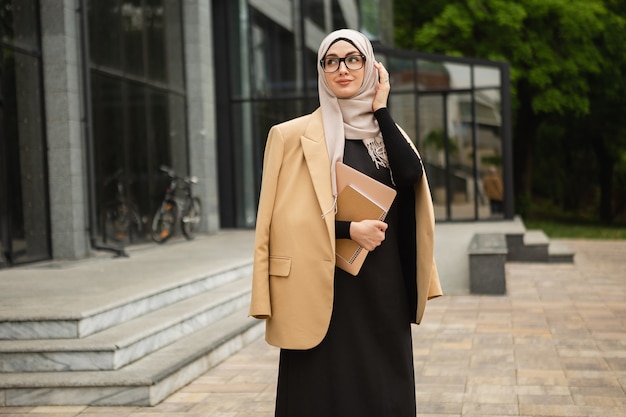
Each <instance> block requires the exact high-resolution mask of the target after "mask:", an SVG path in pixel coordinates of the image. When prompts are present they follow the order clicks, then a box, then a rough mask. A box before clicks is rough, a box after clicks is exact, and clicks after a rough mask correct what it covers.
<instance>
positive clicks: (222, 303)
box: [0, 276, 250, 373]
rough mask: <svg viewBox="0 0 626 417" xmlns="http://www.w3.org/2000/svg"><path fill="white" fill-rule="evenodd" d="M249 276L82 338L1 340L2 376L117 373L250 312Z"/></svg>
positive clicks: (0, 365) (0, 364) (0, 366)
mask: <svg viewBox="0 0 626 417" xmlns="http://www.w3.org/2000/svg"><path fill="white" fill-rule="evenodd" d="M249 293H250V278H249V276H246V277H243V278H239V279H237V280H235V281H232V282H227V283H225V284H223V285H221V286H219V287H217V288H214V289H211V290H208V291H204V292H201V293H200V294H198V295H195V296H192V297H188V298H185V299H183V300H181V301H178V302H176V303H173V304H170V305H168V306H165V307H163V308H160V309H158V310H154V311H152V312H150V313H147V314H144V315H142V316H139V317H135V318H133V319H130V320H127V321H125V322H123V323H121V324H119V325H117V326H114V327H109V328H108V329H106V330H103V331H101V332H99V333H95V334H92V335H89V336H87V337H85V338H82V339H51V340H4V341H0V372H4V373H7V372H50V371H90V370H114V369H119V368H121V367H123V366H126V365H127V364H129V363H131V362H133V361H135V360H137V359H139V358H141V357H143V356H145V355H147V354H149V353H151V352H153V351H155V350H157V349H160V348H162V347H164V346H166V345H168V344H170V343H172V342H174V341H176V340H178V339H179V338H181V337H183V336H185V335H186V334H189V333H191V332H194V331H196V330H198V329H200V328H202V327H204V326H207V325H209V324H211V323H213V322H215V321H216V320H219V319H220V318H222V317H224V316H226V315H228V314H230V313H232V312H233V311H235V310H238V309H240V308H243V307H245V306H246V305H248V303H249V299H250V296H249Z"/></svg>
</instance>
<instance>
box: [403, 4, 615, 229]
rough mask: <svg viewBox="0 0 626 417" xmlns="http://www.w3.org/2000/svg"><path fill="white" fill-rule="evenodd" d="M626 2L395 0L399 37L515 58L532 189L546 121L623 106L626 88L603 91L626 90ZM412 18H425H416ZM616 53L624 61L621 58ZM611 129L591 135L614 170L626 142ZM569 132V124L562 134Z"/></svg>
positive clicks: (520, 142)
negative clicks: (609, 96)
mask: <svg viewBox="0 0 626 417" xmlns="http://www.w3.org/2000/svg"><path fill="white" fill-rule="evenodd" d="M442 3H443V4H442ZM623 4H624V2H623V1H621V0H606V1H601V0H510V1H508V0H450V1H447V2H440V1H438V0H420V1H418V2H415V1H410V0H396V2H395V6H396V44H397V45H398V46H400V47H404V48H410V49H417V50H421V51H428V52H439V53H446V54H452V55H462V56H469V57H480V58H487V59H493V60H500V61H506V62H508V63H509V64H510V65H511V82H512V92H513V98H514V103H513V109H514V115H513V118H514V127H513V138H514V142H513V146H514V180H515V184H514V186H515V189H516V191H517V192H518V193H521V194H523V195H525V196H526V197H527V196H529V195H530V193H531V191H532V178H533V157H539V158H541V157H542V155H537V152H541V149H542V146H541V144H536V143H535V142H536V140H537V138H538V137H539V136H540V129H541V127H542V125H545V124H555V123H556V124H560V123H565V122H566V121H568V122H571V121H575V122H576V123H578V124H584V123H587V125H586V126H587V127H590V126H591V124H590V123H591V122H592V121H593V124H595V125H596V126H597V123H601V122H602V120H607V119H606V118H605V112H604V110H606V107H607V106H608V107H610V108H611V109H616V108H623V107H620V105H623V102H624V101H623V100H624V99H623V97H625V96H624V94H621V95H620V94H619V93H617V94H616V100H614V101H612V102H607V101H605V100H604V99H603V94H604V93H606V92H607V91H608V90H611V89H612V90H613V91H616V92H618V91H622V90H621V88H622V87H623V84H624V77H623V74H624V68H623V62H624V57H623V54H624V45H625V44H626V42H624V32H625V31H624V26H623V16H624V13H623V10H620V8H621V9H623V8H624V5H623ZM425 13H432V14H431V15H429V16H427V15H426V14H425ZM620 16H622V17H620ZM408 18H414V21H415V22H418V24H417V25H415V24H414V25H412V26H411V24H410V21H408V20H407V19H408ZM620 60H621V61H620ZM616 61H618V62H621V63H622V64H619V65H615V62H616ZM620 73H621V74H622V75H621V77H620V76H619V74H620ZM609 77H610V78H611V81H610V82H608V85H606V88H603V85H601V83H602V82H604V83H605V84H607V79H608V78H609ZM615 78H619V79H620V80H615ZM617 97H619V98H617ZM620 100H621V101H620ZM603 107H604V108H605V109H604V110H603V109H602V108H603ZM622 114H624V113H623V111H622ZM576 123H575V124H576ZM617 126H623V122H621V123H620V122H618V123H617ZM617 130H619V129H617ZM577 132H581V130H577ZM621 134H623V132H622V133H621ZM608 135H609V133H607V134H606V135H605V134H602V135H597V134H596V135H594V136H593V138H594V140H593V141H592V143H593V144H594V147H593V149H594V150H595V155H596V159H597V160H598V164H597V165H598V167H602V169H605V168H606V170H607V172H606V173H604V174H602V175H605V176H607V177H611V173H610V170H611V165H610V164H607V163H606V160H607V157H608V159H609V160H610V159H611V155H615V154H616V152H614V151H615V147H617V148H620V149H623V148H621V147H620V145H619V143H620V142H619V141H616V139H615V138H616V137H617V136H619V135H620V133H618V132H612V133H611V134H610V136H611V137H612V138H613V145H611V146H607V145H609V143H608V142H607V141H606V140H605V139H603V138H602V137H604V136H608ZM568 137H569V134H568V132H565V134H564V135H563V136H562V140H563V141H567V140H568ZM537 145H538V146H537ZM617 154H619V153H617ZM552 156H553V155H550V157H552ZM602 158H604V159H602ZM554 168H562V166H556V167H554ZM578 168H579V169H585V167H584V166H583V167H578ZM562 174H563V172H561V175H557V177H560V176H562ZM601 183H602V182H601ZM601 185H602V184H601ZM607 187H608V188H607ZM610 187H611V185H610V184H608V183H607V184H604V185H602V190H603V195H604V194H605V193H606V192H605V191H604V190H605V189H608V190H609V191H608V193H609V197H608V198H607V197H606V196H603V197H602V200H603V201H604V199H607V201H610ZM565 188H567V187H565ZM564 192H567V191H564ZM601 211H602V209H601ZM603 218H604V216H603Z"/></svg>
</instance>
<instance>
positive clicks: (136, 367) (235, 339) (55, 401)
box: [0, 307, 264, 406]
mask: <svg viewBox="0 0 626 417" xmlns="http://www.w3.org/2000/svg"><path fill="white" fill-rule="evenodd" d="M263 329H264V327H263V322H261V321H259V320H255V319H251V318H249V317H247V307H244V308H241V309H239V310H237V311H235V312H233V313H232V314H230V315H228V316H225V317H223V318H222V319H220V320H218V321H216V322H214V323H213V324H211V325H208V326H206V327H203V328H201V329H200V330H197V331H195V332H193V333H191V334H189V335H187V336H185V337H182V338H180V339H179V340H177V341H176V342H174V343H171V344H169V345H167V346H165V347H163V348H162V349H159V350H157V351H155V352H153V353H151V354H149V355H147V356H145V357H143V358H141V359H139V360H137V361H135V362H133V363H131V364H129V365H127V366H125V367H123V368H121V369H118V370H111V371H78V372H29V373H2V374H0V406H38V405H101V406H152V405H156V404H158V403H159V402H160V401H162V400H163V399H165V398H166V397H168V396H169V395H170V394H172V393H173V392H175V391H176V390H178V389H180V388H181V387H183V386H184V385H186V384H188V383H189V382H191V381H192V380H193V379H195V378H197V377H198V376H200V375H202V374H203V373H205V372H206V371H207V370H209V369H210V368H212V367H213V366H215V365H216V364H217V363H219V362H221V361H222V360H224V359H226V358H227V357H229V356H230V355H232V354H233V353H235V352H236V351H238V350H240V349H241V348H242V347H244V346H246V345H247V344H249V343H250V342H252V341H254V340H256V339H257V338H258V337H259V336H260V335H261V334H262V333H263Z"/></svg>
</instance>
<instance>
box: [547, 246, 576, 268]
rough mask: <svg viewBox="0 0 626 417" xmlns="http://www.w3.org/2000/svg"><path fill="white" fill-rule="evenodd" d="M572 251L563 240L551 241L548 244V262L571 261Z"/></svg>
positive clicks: (572, 260)
mask: <svg viewBox="0 0 626 417" xmlns="http://www.w3.org/2000/svg"><path fill="white" fill-rule="evenodd" d="M574 255H575V253H574V251H573V250H572V249H571V248H570V247H569V246H568V245H567V244H565V243H563V242H555V241H551V242H550V245H549V246H548V262H552V263H573V262H574Z"/></svg>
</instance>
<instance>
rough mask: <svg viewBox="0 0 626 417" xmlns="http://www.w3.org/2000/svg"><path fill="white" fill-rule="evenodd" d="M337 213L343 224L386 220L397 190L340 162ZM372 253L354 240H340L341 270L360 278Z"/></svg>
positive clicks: (339, 261) (337, 249) (337, 248)
mask: <svg viewBox="0 0 626 417" xmlns="http://www.w3.org/2000/svg"><path fill="white" fill-rule="evenodd" d="M336 170H337V190H338V194H337V214H336V216H335V218H336V219H337V220H343V221H354V222H358V221H361V220H366V219H369V220H384V219H385V217H386V216H387V213H388V212H389V207H391V204H392V203H393V200H394V198H395V197H396V190H394V189H393V188H391V187H388V186H386V185H385V184H383V183H381V182H378V181H376V180H375V179H373V178H371V177H369V176H367V175H365V174H363V173H362V172H360V171H357V170H356V169H354V168H352V167H350V166H348V165H345V164H344V163H342V162H337V164H336ZM367 254H368V251H367V250H365V249H363V248H362V247H361V246H359V245H358V244H357V243H356V242H355V241H353V240H351V239H337V241H336V250H335V255H336V256H335V260H336V264H337V266H338V267H339V268H341V269H343V270H344V271H346V272H348V273H349V274H351V275H357V274H358V273H359V271H360V270H361V266H363V262H364V261H365V258H366V257H367Z"/></svg>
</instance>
